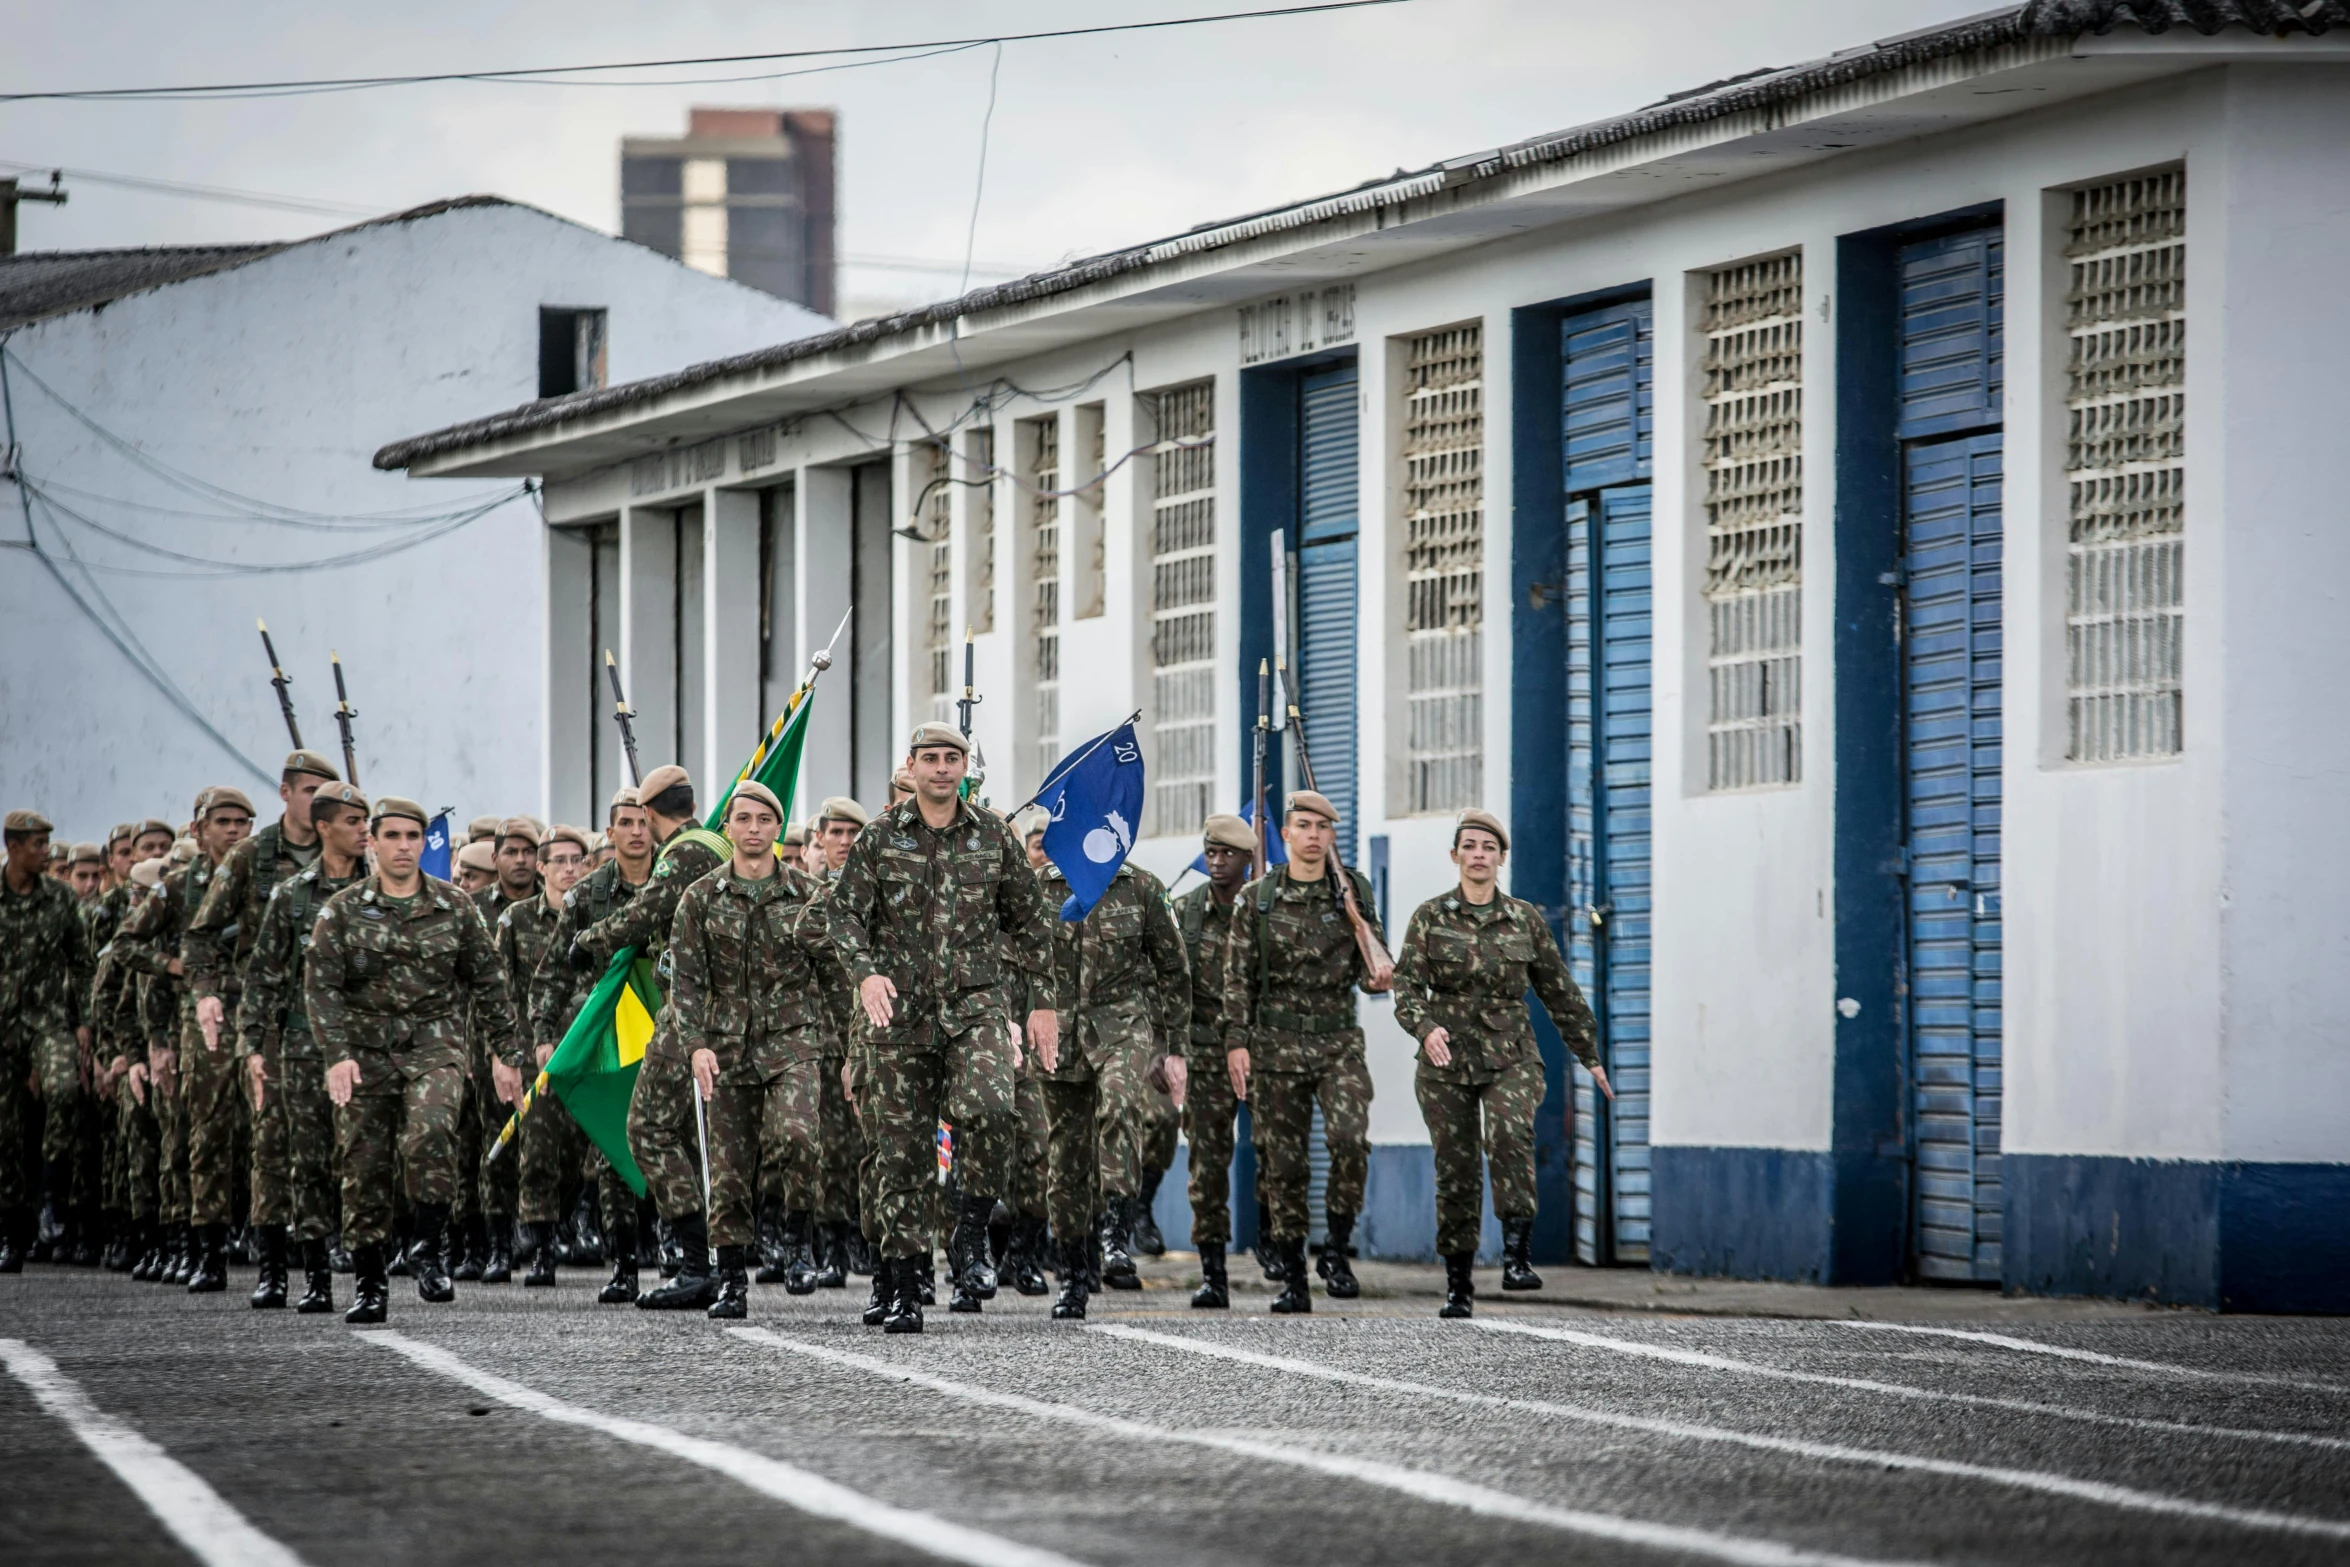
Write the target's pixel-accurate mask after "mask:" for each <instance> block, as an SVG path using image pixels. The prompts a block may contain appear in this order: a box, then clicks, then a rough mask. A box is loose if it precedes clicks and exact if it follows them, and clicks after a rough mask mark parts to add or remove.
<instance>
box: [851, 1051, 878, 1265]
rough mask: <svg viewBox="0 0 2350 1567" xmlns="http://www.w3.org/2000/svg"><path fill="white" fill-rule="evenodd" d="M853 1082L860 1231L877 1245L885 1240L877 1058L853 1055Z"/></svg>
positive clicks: (868, 1055)
mask: <svg viewBox="0 0 2350 1567" xmlns="http://www.w3.org/2000/svg"><path fill="white" fill-rule="evenodd" d="M849 1077H850V1081H851V1082H853V1083H855V1084H856V1120H857V1142H858V1145H859V1147H858V1153H857V1232H858V1233H859V1234H861V1235H863V1236H864V1237H865V1239H866V1240H867V1241H869V1242H872V1243H874V1244H879V1242H880V1240H881V1219H880V1213H881V1128H880V1124H879V1121H878V1119H877V1118H876V1116H875V1114H874V1103H873V1098H872V1094H871V1088H872V1083H873V1057H872V1055H871V1053H870V1052H860V1053H857V1054H854V1055H851V1056H850V1057H849Z"/></svg>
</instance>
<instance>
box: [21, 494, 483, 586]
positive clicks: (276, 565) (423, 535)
mask: <svg viewBox="0 0 2350 1567" xmlns="http://www.w3.org/2000/svg"><path fill="white" fill-rule="evenodd" d="M17 483H18V484H19V485H21V486H23V487H24V489H25V490H27V491H28V492H30V493H31V495H32V496H33V498H34V499H36V500H38V501H39V502H40V503H41V506H42V509H43V510H44V511H46V512H48V513H49V515H50V520H51V521H55V520H56V519H57V518H59V517H65V518H68V519H70V520H72V521H74V522H77V523H79V524H81V525H82V526H83V527H85V528H88V529H89V530H90V531H92V532H93V533H96V534H99V535H100V536H102V537H104V538H109V539H112V540H114V541H115V542H116V543H117V544H124V545H128V546H129V547H130V548H132V549H135V550H139V551H141V552H143V553H145V554H149V555H155V556H159V557H161V558H163V559H165V560H175V561H180V562H183V563H185V564H188V565H193V566H201V567H203V568H205V569H204V570H201V571H161V570H150V569H142V568H140V567H136V566H117V565H113V564H110V563H107V562H103V561H85V562H83V565H84V566H85V567H87V568H88V569H91V570H95V571H104V572H110V573H112V574H114V575H116V576H127V577H167V578H177V579H180V580H188V579H195V580H210V579H214V578H220V577H270V576H290V575H299V574H302V573H305V572H312V571H335V570H340V569H342V568H345V567H350V566H364V565H366V564H368V563H369V562H371V561H378V560H383V559H385V558H387V557H389V556H393V555H397V554H400V553H401V552H403V551H405V550H412V549H415V548H417V547H418V546H419V545H424V544H430V543H431V542H432V541H433V540H435V539H438V538H441V537H443V536H445V535H447V534H451V533H454V532H456V531H457V530H458V529H460V528H462V527H464V526H465V525H466V524H468V523H471V522H475V521H478V520H480V519H481V518H483V517H486V516H488V515H489V514H490V513H491V512H493V511H496V510H497V509H498V508H499V507H501V506H504V505H506V504H507V503H508V502H509V501H515V500H519V499H521V497H522V491H520V490H514V491H511V492H509V493H507V494H504V495H501V496H499V497H497V498H496V499H495V500H493V501H490V502H489V503H488V504H486V505H483V506H478V507H476V508H475V509H474V510H472V511H470V512H464V513H460V514H458V515H457V516H455V517H452V518H450V519H449V520H448V521H446V522H443V523H442V524H440V525H439V526H438V527H434V528H429V529H425V530H423V531H421V532H411V533H404V534H402V535H401V536H400V537H398V538H396V539H387V540H385V541H383V542H382V543H379V544H371V545H368V546H367V547H366V548H364V549H357V550H352V551H350V552H348V553H347V554H342V555H329V556H321V557H318V558H315V559H311V560H299V561H271V562H260V563H255V562H248V561H236V560H222V559H219V558H218V557H215V556H209V555H191V554H188V553H187V552H186V551H184V550H174V549H166V548H164V547H163V546H162V545H160V544H151V543H149V542H148V541H146V540H145V539H141V538H139V537H137V536H136V535H133V534H128V533H124V532H122V531H120V530H119V529H115V528H109V527H108V526H106V525H105V524H104V523H102V522H99V521H98V520H97V519H95V518H93V517H90V516H88V515H87V514H85V513H83V512H79V511H76V510H74V509H73V508H72V507H70V506H67V505H65V504H64V503H63V502H61V501H59V500H58V499H57V497H56V496H54V495H51V494H49V493H48V492H47V491H46V490H44V489H43V488H42V487H41V486H40V485H38V484H36V483H34V482H33V481H32V480H31V479H28V478H26V477H25V476H24V474H23V473H21V472H19V473H18V475H17Z"/></svg>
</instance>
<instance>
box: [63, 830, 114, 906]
mask: <svg viewBox="0 0 2350 1567" xmlns="http://www.w3.org/2000/svg"><path fill="white" fill-rule="evenodd" d="M65 884H66V885H67V886H68V887H70V888H72V889H73V897H74V901H75V902H76V903H78V904H80V905H81V906H82V907H83V908H84V909H87V908H89V906H90V905H92V904H94V903H96V902H97V901H98V894H100V893H101V892H104V891H105V890H106V851H105V850H104V849H102V848H100V847H99V846H98V845H96V844H94V843H77V844H75V845H74V846H73V847H72V848H71V849H69V850H67V851H66V855H65Z"/></svg>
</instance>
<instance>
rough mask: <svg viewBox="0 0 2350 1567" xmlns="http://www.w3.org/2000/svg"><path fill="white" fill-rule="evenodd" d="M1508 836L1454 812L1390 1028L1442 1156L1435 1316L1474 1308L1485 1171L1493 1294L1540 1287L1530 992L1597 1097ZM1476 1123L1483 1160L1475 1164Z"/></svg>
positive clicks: (1590, 1065)
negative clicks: (1508, 876)
mask: <svg viewBox="0 0 2350 1567" xmlns="http://www.w3.org/2000/svg"><path fill="white" fill-rule="evenodd" d="M1509 849H1510V839H1509V833H1508V832H1507V831H1506V830H1505V829H1504V828H1503V827H1502V825H1501V819H1500V818H1499V817H1497V816H1495V815H1494V814H1493V813H1492V812H1490V811H1481V810H1476V809H1470V810H1466V811H1463V812H1461V814H1460V819H1459V820H1458V821H1457V822H1456V823H1454V825H1453V830H1452V860H1453V863H1454V864H1455V865H1457V866H1459V867H1460V872H1461V879H1460V884H1459V885H1458V886H1457V887H1455V888H1454V889H1453V890H1452V891H1450V892H1447V893H1441V894H1439V895H1438V896H1436V897H1433V898H1430V899H1429V900H1428V901H1427V902H1425V903H1423V904H1421V905H1420V906H1419V908H1417V909H1415V910H1413V911H1412V919H1411V923H1410V925H1408V926H1407V927H1406V928H1405V930H1404V939H1403V950H1402V951H1401V952H1399V953H1397V954H1396V960H1395V1020H1396V1021H1397V1022H1398V1023H1400V1024H1402V1025H1403V1026H1404V1028H1405V1029H1406V1030H1407V1031H1408V1032H1409V1033H1410V1034H1411V1035H1412V1037H1413V1038H1415V1039H1417V1040H1419V1042H1420V1052H1419V1065H1418V1068H1417V1070H1416V1072H1415V1073H1414V1076H1413V1083H1412V1086H1413V1091H1414V1093H1415V1094H1416V1095H1417V1096H1418V1098H1419V1101H1420V1115H1421V1117H1422V1118H1423V1119H1425V1120H1426V1121H1427V1123H1428V1137H1429V1140H1430V1142H1432V1143H1433V1144H1434V1145H1435V1150H1436V1250H1437V1251H1438V1253H1439V1254H1441V1255H1442V1256H1443V1258H1444V1306H1443V1308H1442V1309H1441V1310H1440V1311H1439V1312H1438V1313H1437V1315H1439V1316H1443V1317H1466V1316H1468V1315H1470V1314H1471V1312H1472V1311H1473V1310H1474V1306H1473V1304H1472V1303H1473V1301H1474V1299H1475V1296H1476V1288H1475V1284H1474V1282H1473V1279H1472V1277H1471V1273H1470V1268H1471V1265H1472V1264H1473V1263H1474V1262H1475V1261H1476V1256H1477V1222H1478V1210H1479V1205H1480V1200H1481V1198H1482V1196H1483V1192H1484V1186H1485V1177H1486V1175H1487V1171H1488V1167H1490V1172H1491V1175H1492V1184H1493V1212H1494V1216H1495V1217H1497V1218H1498V1219H1500V1220H1501V1245H1502V1253H1501V1256H1502V1261H1501V1287H1502V1288H1503V1289H1505V1290H1531V1289H1540V1288H1541V1287H1542V1278H1541V1276H1540V1275H1539V1274H1537V1273H1536V1272H1535V1271H1534V1261H1533V1256H1532V1250H1533V1243H1534V1115H1535V1112H1536V1111H1537V1110H1539V1109H1541V1107H1542V1091H1543V1075H1542V1056H1541V1053H1540V1051H1539V1050H1538V1049H1537V1048H1536V1047H1535V1043H1534V1030H1533V1027H1532V1024H1531V1021H1530V1020H1529V1018H1528V1016H1527V1011H1526V992H1527V991H1528V990H1529V989H1531V990H1532V991H1533V992H1534V993H1535V994H1536V995H1537V996H1540V997H1541V998H1542V1004H1543V1006H1544V1007H1545V1008H1546V1009H1547V1010H1548V1011H1549V1013H1550V1020H1551V1022H1552V1023H1554V1024H1556V1025H1557V1027H1558V1031H1559V1038H1560V1039H1562V1040H1564V1041H1565V1042H1566V1046H1567V1048H1568V1049H1569V1050H1570V1051H1572V1052H1574V1055H1575V1059H1576V1060H1578V1061H1580V1062H1582V1063H1583V1066H1584V1068H1585V1069H1586V1070H1587V1071H1589V1072H1590V1073H1591V1075H1592V1077H1593V1079H1594V1080H1595V1081H1596V1082H1597V1083H1598V1084H1599V1088H1600V1091H1601V1092H1602V1093H1604V1094H1606V1095H1607V1096H1608V1097H1609V1098H1610V1099H1613V1098H1614V1097H1615V1089H1614V1088H1613V1087H1612V1086H1611V1085H1610V1084H1609V1082H1608V1080H1607V1069H1606V1068H1604V1067H1602V1066H1601V1065H1600V1064H1599V1046H1598V1037H1599V1036H1598V1029H1597V1027H1596V1025H1595V1024H1594V1023H1593V1021H1592V1017H1591V1008H1590V1007H1588V1006H1587V1005H1585V1004H1584V1001H1583V992H1582V991H1580V990H1578V989H1576V987H1575V981H1574V979H1573V978H1572V977H1571V976H1570V975H1569V974H1568V973H1567V965H1566V961H1565V959H1563V958H1561V957H1560V956H1559V949H1558V943H1557V942H1556V941H1554V940H1553V939H1552V938H1551V933H1550V926H1549V925H1548V924H1546V923H1545V922H1544V920H1543V918H1542V913H1541V911H1540V910H1539V909H1537V908H1535V906H1534V905H1533V904H1531V903H1526V902H1522V901H1521V900H1519V899H1517V898H1513V897H1510V896H1508V895H1507V894H1506V893H1504V892H1502V891H1501V888H1500V878H1501V868H1502V866H1503V864H1504V863H1505V862H1507V860H1508V859H1509ZM1480 1122H1482V1125H1483V1130H1484V1137H1483V1152H1484V1158H1482V1159H1480V1157H1479V1152H1480V1148H1479V1143H1480V1139H1479V1125H1480Z"/></svg>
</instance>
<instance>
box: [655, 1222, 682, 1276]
mask: <svg viewBox="0 0 2350 1567" xmlns="http://www.w3.org/2000/svg"><path fill="white" fill-rule="evenodd" d="M653 1240H654V1243H655V1244H656V1245H657V1246H658V1247H659V1248H660V1251H661V1277H663V1278H665V1279H674V1278H676V1277H677V1274H678V1270H679V1269H681V1268H683V1267H684V1266H685V1246H684V1245H683V1243H682V1242H680V1241H679V1240H678V1238H677V1224H676V1222H675V1221H674V1220H670V1219H655V1220H654V1221H653Z"/></svg>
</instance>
